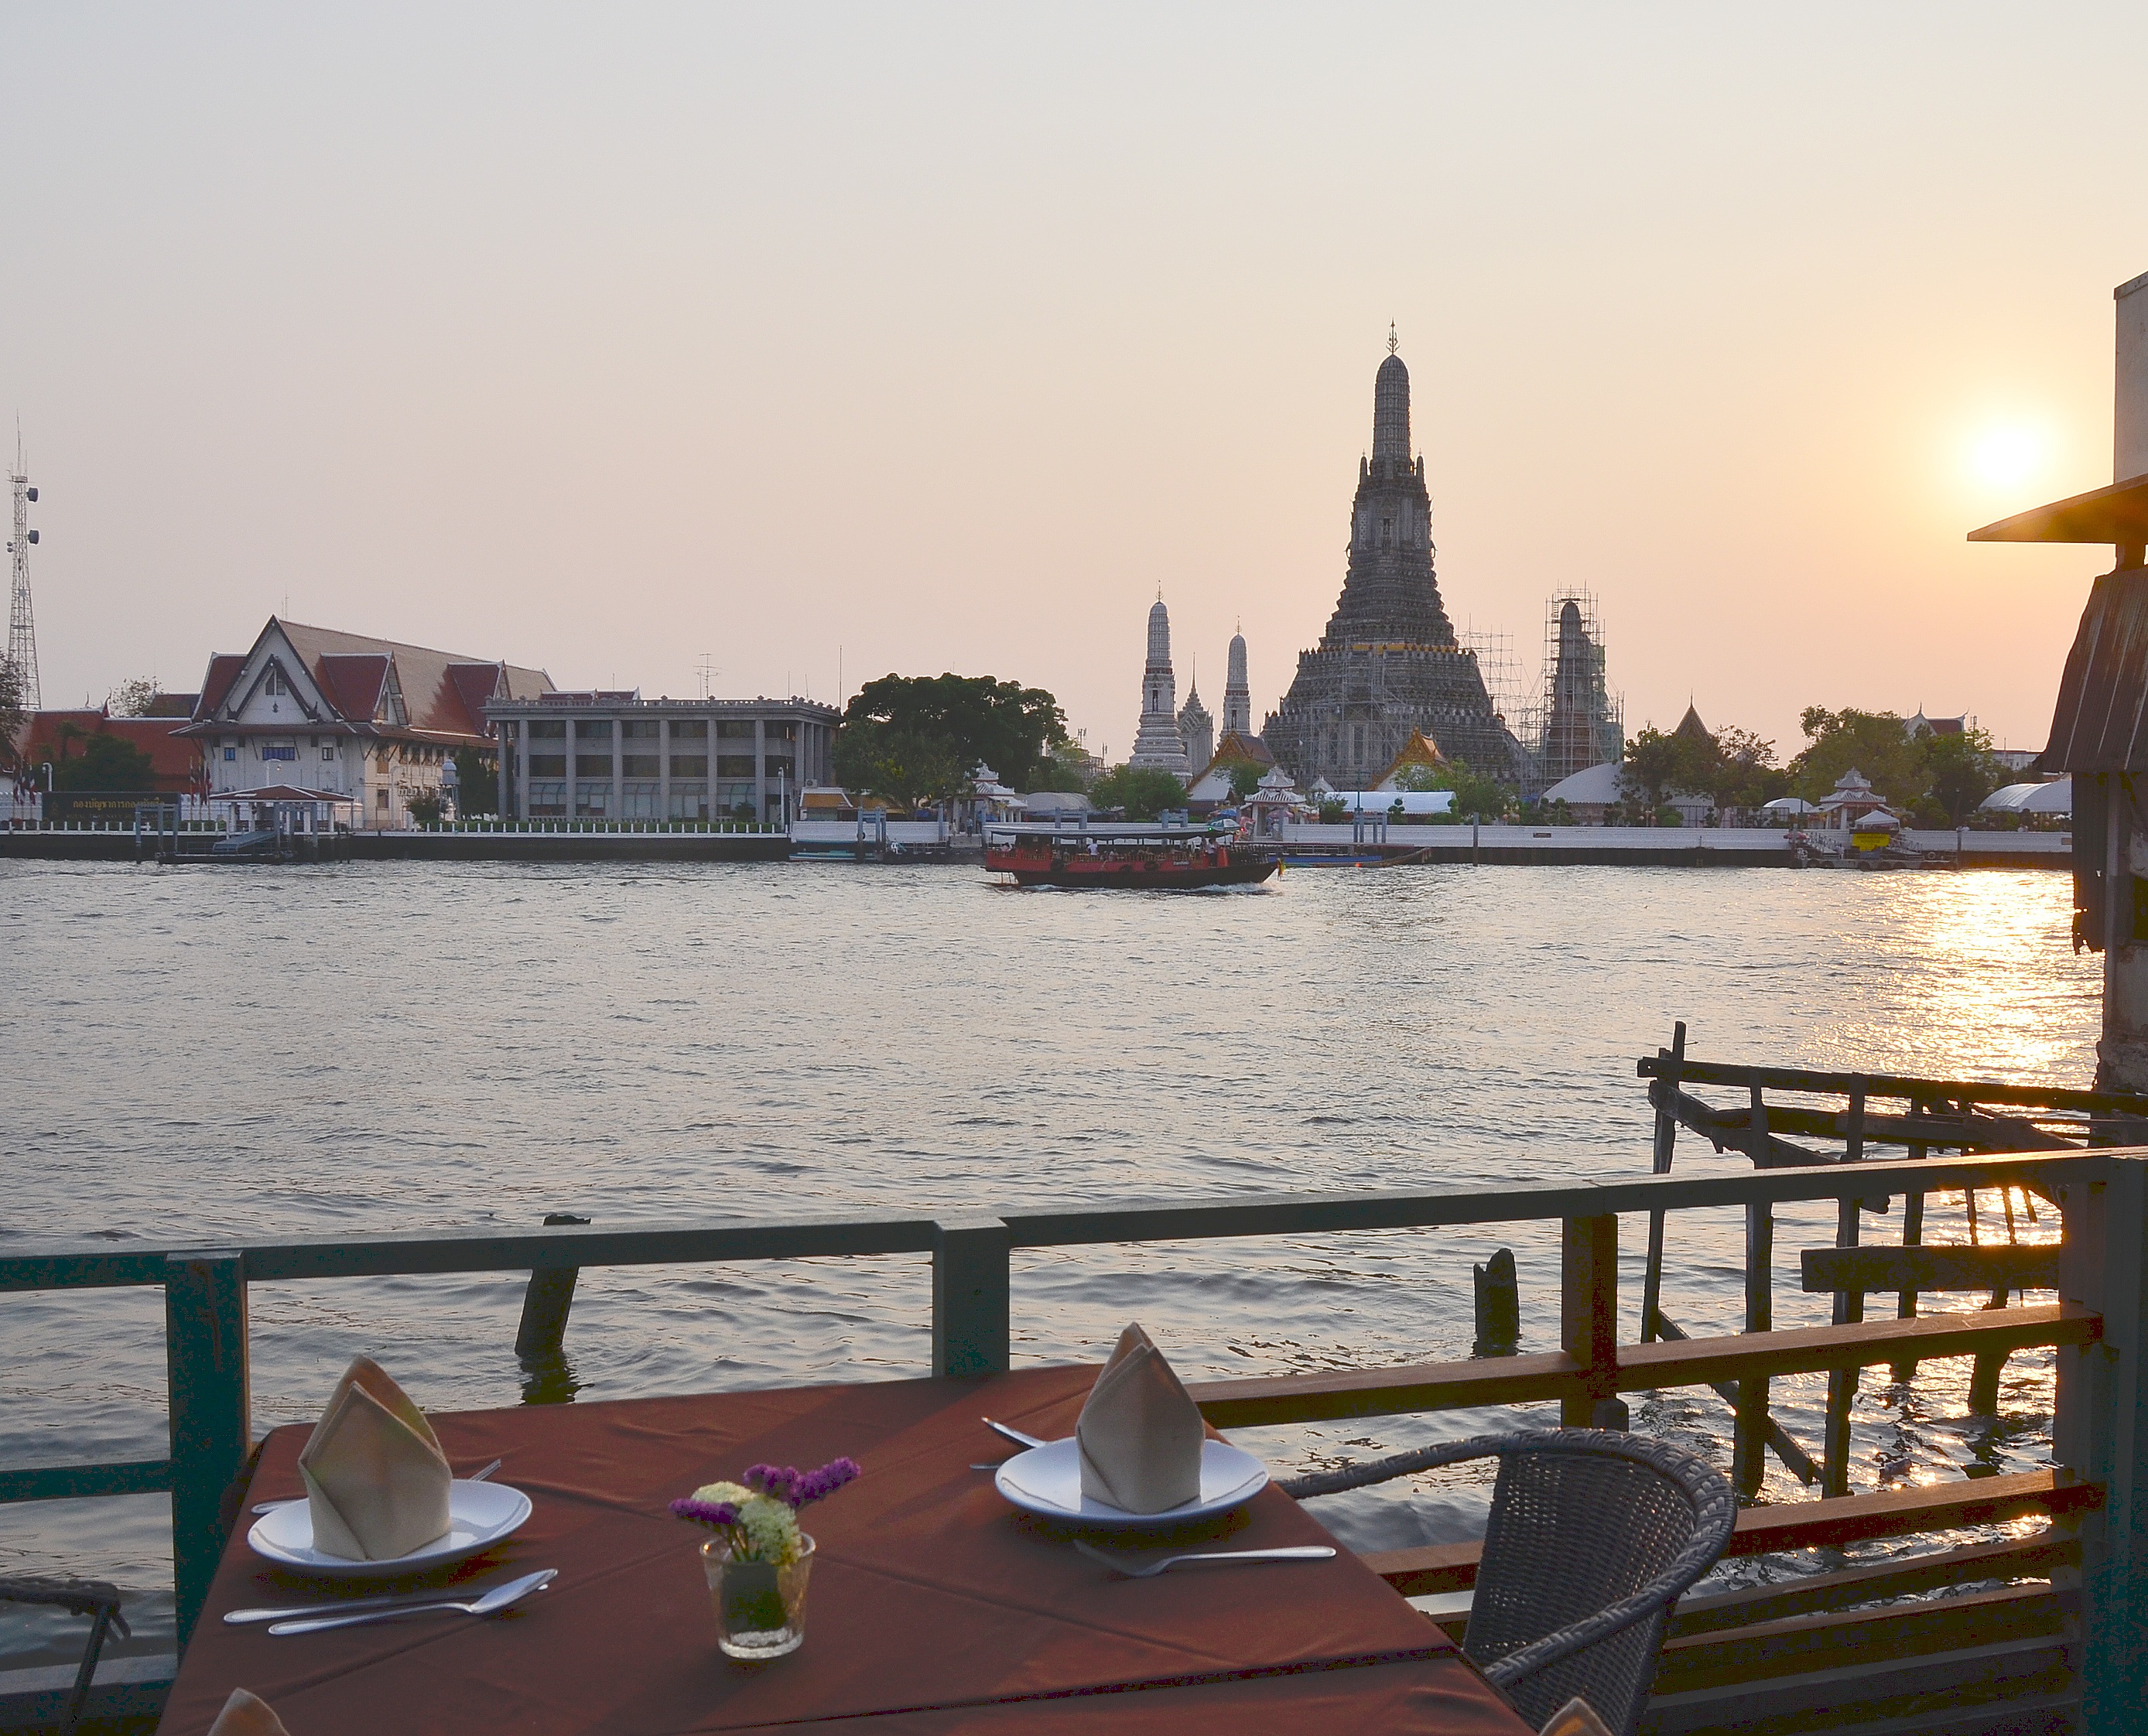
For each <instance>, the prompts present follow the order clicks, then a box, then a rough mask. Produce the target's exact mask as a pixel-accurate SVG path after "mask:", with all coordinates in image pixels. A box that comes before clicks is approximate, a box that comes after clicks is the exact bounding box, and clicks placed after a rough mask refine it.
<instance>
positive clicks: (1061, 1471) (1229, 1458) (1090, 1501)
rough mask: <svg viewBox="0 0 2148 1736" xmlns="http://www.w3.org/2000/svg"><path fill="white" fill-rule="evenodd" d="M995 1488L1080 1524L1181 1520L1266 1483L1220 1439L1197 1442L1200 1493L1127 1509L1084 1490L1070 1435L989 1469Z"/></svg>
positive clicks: (1224, 1506) (1257, 1466)
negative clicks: (1148, 1509) (1161, 1505)
mask: <svg viewBox="0 0 2148 1736" xmlns="http://www.w3.org/2000/svg"><path fill="white" fill-rule="evenodd" d="M992 1481H993V1483H995V1484H996V1485H997V1486H998V1488H999V1492H1000V1493H1001V1494H1002V1495H1004V1496H1006V1498H1007V1499H1008V1500H1010V1501H1011V1502H1013V1503H1014V1504H1015V1505H1016V1507H1019V1508H1022V1509H1023V1510H1024V1511H1025V1512H1027V1513H1041V1514H1043V1515H1044V1516H1045V1517H1046V1518H1050V1519H1070V1520H1072V1521H1073V1522H1074V1523H1077V1524H1082V1525H1127V1526H1132V1525H1149V1526H1157V1525H1182V1524H1184V1523H1186V1522H1187V1520H1189V1519H1206V1518H1212V1517H1213V1516H1214V1515H1216V1514H1217V1513H1229V1512H1230V1511H1231V1510H1232V1508H1239V1507H1243V1506H1244V1505H1245V1504H1246V1503H1247V1502H1248V1501H1250V1500H1252V1498H1253V1497H1254V1496H1256V1495H1257V1494H1259V1493H1260V1492H1261V1491H1262V1489H1264V1488H1267V1482H1268V1468H1267V1466H1266V1465H1264V1464H1262V1463H1261V1462H1260V1461H1259V1460H1258V1459H1257V1458H1254V1457H1253V1456H1252V1453H1247V1452H1245V1451H1243V1450H1242V1449H1241V1448H1237V1447H1232V1446H1231V1445H1229V1444H1228V1443H1227V1442H1222V1441H1203V1442H1202V1443H1201V1498H1200V1499H1199V1500H1197V1501H1187V1502H1184V1503H1182V1504H1180V1505H1179V1506H1177V1507H1170V1508H1165V1509H1164V1510H1163V1511H1162V1513H1128V1512H1127V1510H1126V1509H1125V1508H1123V1507H1113V1506H1112V1505H1111V1504H1110V1503H1108V1502H1104V1501H1099V1500H1097V1499H1096V1498H1094V1497H1093V1496H1089V1495H1084V1494H1083V1493H1082V1453H1081V1448H1080V1445H1079V1443H1078V1442H1076V1441H1075V1440H1074V1438H1073V1437H1071V1436H1069V1437H1067V1438H1066V1440H1063V1441H1047V1442H1045V1443H1044V1445H1043V1446H1041V1447H1032V1448H1030V1449H1029V1450H1028V1451H1027V1452H1026V1453H1016V1454H1015V1456H1014V1457H1013V1458H1011V1459H1009V1460H1008V1461H1007V1462H1006V1463H1005V1464H1003V1465H1001V1467H1000V1468H999V1469H998V1470H997V1471H996V1472H995V1473H993V1476H992Z"/></svg>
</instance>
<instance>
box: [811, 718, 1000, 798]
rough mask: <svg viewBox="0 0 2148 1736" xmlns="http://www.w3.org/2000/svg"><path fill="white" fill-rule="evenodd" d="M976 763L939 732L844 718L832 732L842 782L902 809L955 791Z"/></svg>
mask: <svg viewBox="0 0 2148 1736" xmlns="http://www.w3.org/2000/svg"><path fill="white" fill-rule="evenodd" d="M975 764H976V761H975V760H973V759H969V758H966V757H965V756H964V755H962V754H961V752H959V751H958V750H956V749H955V748H954V747H952V746H951V745H949V743H948V741H947V739H946V737H945V736H944V735H935V734H931V733H928V732H926V731H924V730H909V729H901V728H898V727H897V726H896V725H893V724H887V723H881V722H879V721H877V720H873V719H870V718H868V719H864V720H860V721H858V722H856V723H851V722H847V721H846V723H845V724H844V725H843V726H842V728H841V729H840V730H837V731H836V776H837V777H838V778H839V779H841V780H842V784H843V787H844V788H845V789H846V790H863V791H865V792H866V794H868V795H880V796H885V797H886V799H887V800H890V801H891V802H895V803H896V804H898V805H901V807H904V808H914V807H916V805H918V804H919V803H921V802H929V801H944V800H946V799H948V798H949V797H951V796H952V795H956V793H958V792H959V791H960V790H961V787H962V785H964V784H965V783H966V782H967V781H968V779H969V775H970V768H971V766H972V765H975ZM992 770H995V771H996V770H999V768H998V767H997V766H996V765H995V766H994V767H993V768H992Z"/></svg>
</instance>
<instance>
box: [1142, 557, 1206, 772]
mask: <svg viewBox="0 0 2148 1736" xmlns="http://www.w3.org/2000/svg"><path fill="white" fill-rule="evenodd" d="M1127 765H1143V766H1153V767H1154V768H1155V769H1156V770H1158V771H1167V772H1170V773H1172V774H1173V775H1175V776H1177V777H1179V778H1189V777H1191V776H1192V775H1193V768H1192V766H1190V765H1187V763H1186V743H1185V741H1184V740H1182V738H1181V737H1180V735H1179V733H1178V681H1177V678H1176V677H1175V676H1174V675H1172V672H1171V612H1170V611H1169V610H1167V609H1166V608H1165V607H1164V606H1163V599H1162V598H1161V597H1158V598H1157V600H1156V606H1155V607H1154V608H1153V609H1152V610H1149V612H1148V666H1147V668H1146V669H1145V670H1142V714H1141V727H1140V728H1139V729H1138V730H1136V731H1135V733H1134V750H1133V752H1132V754H1130V755H1127Z"/></svg>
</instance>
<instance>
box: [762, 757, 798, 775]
mask: <svg viewBox="0 0 2148 1736" xmlns="http://www.w3.org/2000/svg"><path fill="white" fill-rule="evenodd" d="M768 775H769V776H770V777H772V778H789V777H795V776H796V775H797V774H796V773H795V772H794V771H793V770H791V769H790V759H789V757H788V756H787V755H779V754H770V755H769V756H768Z"/></svg>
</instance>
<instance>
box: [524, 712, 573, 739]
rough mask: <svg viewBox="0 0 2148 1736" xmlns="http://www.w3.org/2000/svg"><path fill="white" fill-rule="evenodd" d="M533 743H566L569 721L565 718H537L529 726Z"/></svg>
mask: <svg viewBox="0 0 2148 1736" xmlns="http://www.w3.org/2000/svg"><path fill="white" fill-rule="evenodd" d="M529 739H530V740H532V741H565V740H566V739H567V720H566V719H565V718H564V717H555V718H543V717H540V718H535V719H533V720H531V722H530V725H529Z"/></svg>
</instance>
